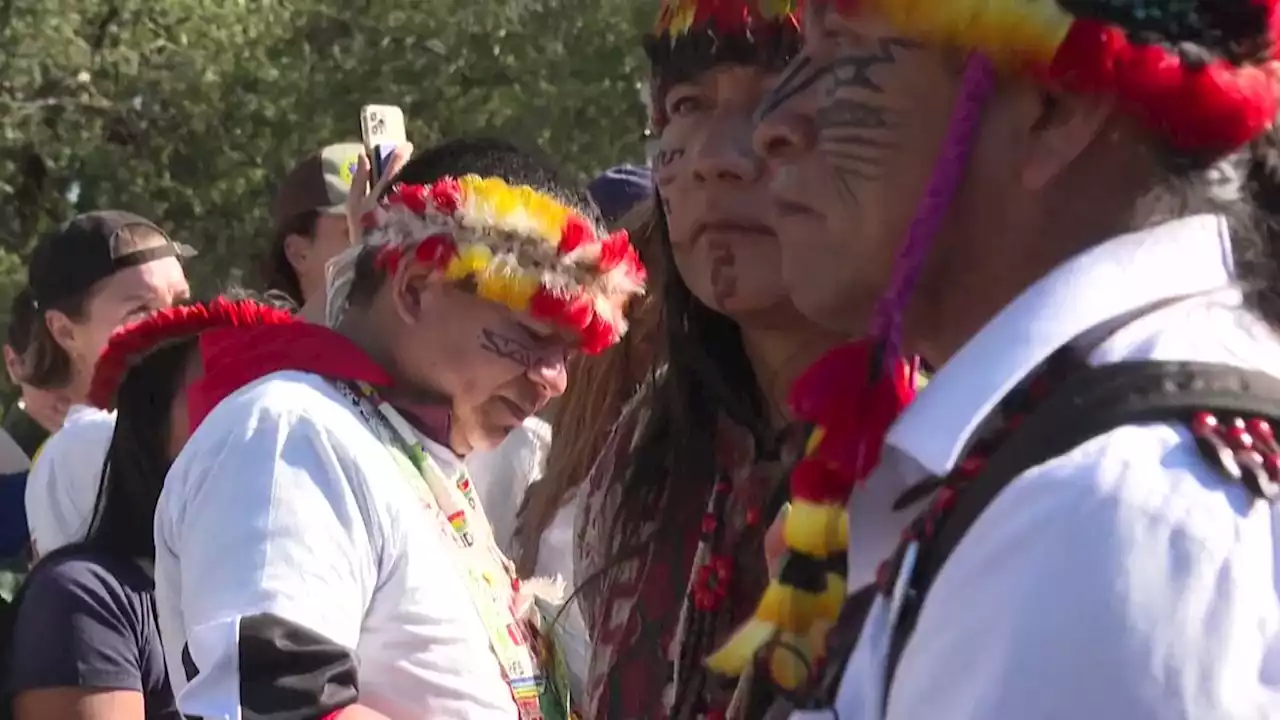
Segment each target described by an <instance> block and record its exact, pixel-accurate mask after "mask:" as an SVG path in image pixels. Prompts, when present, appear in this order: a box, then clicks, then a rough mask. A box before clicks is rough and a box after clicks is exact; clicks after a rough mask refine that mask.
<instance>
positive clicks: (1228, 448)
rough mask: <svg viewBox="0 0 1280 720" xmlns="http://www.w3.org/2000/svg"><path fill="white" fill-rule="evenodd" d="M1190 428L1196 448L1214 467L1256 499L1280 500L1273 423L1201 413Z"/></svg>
mask: <svg viewBox="0 0 1280 720" xmlns="http://www.w3.org/2000/svg"><path fill="white" fill-rule="evenodd" d="M1189 425H1190V429H1191V434H1192V435H1193V436H1194V437H1195V439H1196V447H1198V448H1199V449H1200V452H1201V454H1203V455H1204V456H1205V459H1207V460H1208V461H1209V462H1210V463H1211V464H1213V465H1214V466H1216V467H1217V468H1218V469H1220V470H1222V471H1223V472H1225V473H1226V474H1227V475H1228V476H1230V477H1231V478H1233V479H1235V480H1238V481H1240V482H1241V483H1243V484H1244V486H1245V487H1246V488H1248V489H1249V491H1250V492H1251V493H1253V494H1254V495H1255V496H1257V497H1260V498H1264V499H1266V500H1269V501H1272V502H1275V501H1276V500H1280V446H1278V445H1277V444H1276V435H1275V431H1274V430H1273V429H1272V427H1271V422H1270V421H1268V420H1266V419H1263V418H1242V417H1231V418H1222V417H1218V416H1217V415H1213V414H1210V413H1199V414H1197V415H1196V416H1195V417H1193V418H1192V419H1191V422H1190V423H1189Z"/></svg>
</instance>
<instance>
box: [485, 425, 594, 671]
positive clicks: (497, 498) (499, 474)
mask: <svg viewBox="0 0 1280 720" xmlns="http://www.w3.org/2000/svg"><path fill="white" fill-rule="evenodd" d="M550 448H551V425H550V424H548V423H547V421H545V420H543V419H541V418H538V417H531V418H529V419H527V420H525V421H524V425H523V426H521V427H520V428H519V429H517V430H515V431H513V432H512V433H511V434H510V435H509V436H507V438H506V439H505V440H503V441H502V444H500V445H498V447H496V448H494V449H493V450H488V451H482V452H477V453H473V454H471V455H469V456H468V457H467V461H466V463H467V468H468V469H469V470H470V471H471V480H472V482H473V483H474V484H475V487H476V491H477V492H478V493H479V495H480V501H481V502H482V503H483V505H484V509H485V512H486V513H487V514H488V516H489V522H490V523H491V524H492V525H493V534H494V537H495V538H497V540H498V544H499V546H500V547H502V549H503V550H504V551H505V552H507V553H508V554H509V555H511V556H512V557H517V556H518V555H519V551H520V548H517V547H516V546H515V530H516V518H517V515H518V513H519V510H520V505H521V503H523V502H524V495H525V493H526V492H528V490H529V487H530V486H532V485H533V484H534V483H536V482H539V481H540V480H542V473H543V470H544V469H545V467H546V460H547V452H548V450H549V449H550ZM577 496H578V493H577V491H576V490H575V491H574V493H573V495H572V496H571V498H570V500H569V502H567V503H566V504H565V506H564V507H562V508H560V510H559V512H557V513H556V516H555V517H554V518H553V519H552V521H551V524H550V525H549V526H548V527H547V529H546V530H544V531H543V532H542V537H541V539H540V542H539V544H538V560H537V564H536V565H535V567H534V571H533V575H534V577H538V578H548V579H559V580H560V581H561V582H563V583H564V587H565V590H566V592H565V597H566V598H567V597H569V595H570V594H571V593H572V591H573V588H574V587H575V584H574V575H573V559H574V552H573V543H574V523H575V522H576V519H577V512H578V500H577ZM546 610H547V612H548V615H549V618H555V619H556V620H557V622H556V625H555V636H556V638H557V642H558V644H559V648H560V651H561V653H562V654H563V656H564V661H565V665H566V667H567V668H568V670H569V681H570V683H571V690H572V692H573V693H574V695H575V696H577V697H580V696H581V694H582V692H583V685H582V679H583V678H584V677H585V675H586V671H587V663H588V661H589V660H590V655H591V643H590V641H589V640H588V639H587V628H586V623H585V622H584V621H583V619H582V612H581V611H580V610H579V609H578V606H577V603H572V604H571V605H570V607H569V608H568V609H566V610H563V612H562V611H561V610H560V608H547V609H546Z"/></svg>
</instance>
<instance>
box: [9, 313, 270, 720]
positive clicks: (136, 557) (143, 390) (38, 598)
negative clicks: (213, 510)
mask: <svg viewBox="0 0 1280 720" xmlns="http://www.w3.org/2000/svg"><path fill="white" fill-rule="evenodd" d="M291 321H292V317H291V316H290V315H289V314H288V313H286V312H283V311H280V310H275V309H273V308H270V307H267V306H264V305H260V304H258V303H255V302H253V301H249V300H239V301H234V302H233V301H228V300H215V301H214V302H212V303H210V304H209V305H207V306H206V305H185V306H178V307H175V308H172V309H170V310H165V311H162V312H160V313H158V314H156V315H152V316H151V317H149V318H147V319H145V320H142V321H140V322H137V323H134V324H132V325H129V326H127V327H125V328H123V329H121V330H120V331H119V332H117V333H116V334H115V335H114V336H113V337H112V339H111V342H110V344H109V345H108V347H107V349H106V351H105V352H104V353H103V355H102V357H101V359H100V360H99V362H98V364H97V370H96V372H95V375H94V379H93V383H92V386H91V388H90V389H89V390H88V393H89V399H90V400H91V401H92V402H93V403H94V405H95V406H97V407H99V408H101V409H103V410H115V411H116V423H115V432H114V434H113V435H112V438H111V444H110V446H109V449H108V451H107V457H106V461H105V464H104V465H103V468H102V476H101V483H100V485H99V488H100V489H99V493H98V498H97V503H96V510H95V512H94V517H93V522H92V525H91V529H90V530H89V533H88V535H87V537H84V538H82V539H81V540H80V541H78V542H75V543H72V544H70V545H66V546H64V547H62V548H59V549H58V550H56V551H54V552H53V553H50V554H48V555H46V556H45V557H44V558H42V559H41V561H40V562H39V563H38V564H37V565H36V567H35V568H34V569H33V570H32V573H31V575H30V576H29V577H28V579H27V583H26V585H25V586H24V587H23V589H22V590H21V591H20V595H19V598H18V599H17V600H16V601H15V604H16V606H17V610H16V613H17V614H16V621H15V626H14V633H13V637H12V645H11V647H10V648H9V649H10V653H11V655H10V657H9V667H8V670H9V672H8V677H7V678H6V681H7V688H6V689H7V691H8V693H9V694H10V695H11V696H12V698H13V710H14V717H15V718H16V720H134V719H138V720H141V719H142V718H146V719H147V720H159V719H170V718H172V719H174V720H177V718H180V717H181V715H180V714H179V713H178V710H177V707H176V705H175V703H174V698H173V693H172V691H171V690H170V687H169V681H168V676H167V674H166V671H165V662H164V653H163V651H162V650H161V647H160V635H159V631H158V629H157V626H156V620H155V604H154V599H153V588H154V582H153V580H152V575H151V567H152V562H153V561H154V558H155V541H154V531H153V522H152V520H153V516H154V514H155V508H156V503H157V501H158V499H159V497H160V490H161V488H162V487H163V486H164V479H165V474H166V473H167V472H168V469H169V466H170V464H171V463H172V462H173V460H174V458H175V457H177V455H178V453H179V451H180V450H181V449H182V446H183V444H184V443H185V441H186V438H187V435H188V429H187V425H188V423H187V410H186V408H187V402H186V387H187V385H188V384H189V383H190V382H191V381H192V380H193V379H195V378H196V377H197V376H198V375H199V374H200V373H201V372H202V367H203V365H202V362H201V354H200V342H201V341H200V338H201V337H202V336H203V335H204V334H205V333H206V332H207V331H210V330H215V329H221V328H234V327H248V326H255V325H261V324H266V323H277V322H291ZM211 541H213V540H211Z"/></svg>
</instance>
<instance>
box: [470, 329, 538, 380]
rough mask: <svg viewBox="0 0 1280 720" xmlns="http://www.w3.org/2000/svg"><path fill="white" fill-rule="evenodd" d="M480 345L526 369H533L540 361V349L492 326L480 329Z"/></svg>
mask: <svg viewBox="0 0 1280 720" xmlns="http://www.w3.org/2000/svg"><path fill="white" fill-rule="evenodd" d="M480 347H481V348H483V349H484V350H486V351H488V352H491V353H493V354H494V355H497V356H498V357H500V358H502V359H503V360H508V361H510V362H513V363H515V364H517V365H519V366H520V367H522V368H524V369H525V370H532V369H533V368H534V366H535V365H537V361H538V351H537V350H535V349H534V348H532V347H529V346H528V345H526V344H525V343H524V342H523V341H521V340H517V339H516V338H513V337H511V336H509V335H505V334H503V333H500V332H498V331H497V330H493V329H491V328H484V329H482V330H481V331H480Z"/></svg>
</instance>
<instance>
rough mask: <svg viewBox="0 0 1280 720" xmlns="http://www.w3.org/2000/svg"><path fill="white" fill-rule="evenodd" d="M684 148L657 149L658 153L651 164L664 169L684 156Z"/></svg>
mask: <svg viewBox="0 0 1280 720" xmlns="http://www.w3.org/2000/svg"><path fill="white" fill-rule="evenodd" d="M684 152H685V151H684V148H672V149H670V150H659V151H658V154H657V155H655V156H654V158H653V166H654V168H656V169H658V170H664V169H666V168H667V167H668V166H670V165H671V164H672V163H674V162H676V161H678V160H681V159H683V158H684Z"/></svg>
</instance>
